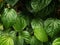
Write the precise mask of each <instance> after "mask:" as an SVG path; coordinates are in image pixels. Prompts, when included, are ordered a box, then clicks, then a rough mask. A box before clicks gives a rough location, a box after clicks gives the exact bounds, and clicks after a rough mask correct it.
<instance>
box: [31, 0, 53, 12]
mask: <svg viewBox="0 0 60 45" xmlns="http://www.w3.org/2000/svg"><path fill="white" fill-rule="evenodd" d="M51 1H52V0H31V7H32V9H33V10H34V11H35V12H38V11H40V10H42V9H43V8H45V7H46V6H48V5H49V4H50V2H51Z"/></svg>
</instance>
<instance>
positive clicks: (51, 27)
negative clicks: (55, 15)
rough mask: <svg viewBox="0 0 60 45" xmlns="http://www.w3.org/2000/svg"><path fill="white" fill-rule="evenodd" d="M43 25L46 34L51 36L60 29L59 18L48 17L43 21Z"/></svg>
mask: <svg viewBox="0 0 60 45" xmlns="http://www.w3.org/2000/svg"><path fill="white" fill-rule="evenodd" d="M44 27H45V30H46V32H47V34H48V35H49V36H50V37H53V36H54V35H56V34H57V33H58V32H59V31H60V20H59V19H52V18H49V19H47V20H46V21H45V22H44Z"/></svg>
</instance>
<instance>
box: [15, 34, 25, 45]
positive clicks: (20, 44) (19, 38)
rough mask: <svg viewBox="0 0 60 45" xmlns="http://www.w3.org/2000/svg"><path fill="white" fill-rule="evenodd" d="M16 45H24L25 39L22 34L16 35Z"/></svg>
mask: <svg viewBox="0 0 60 45" xmlns="http://www.w3.org/2000/svg"><path fill="white" fill-rule="evenodd" d="M15 45H24V39H23V37H22V36H21V35H20V36H17V37H16V40H15Z"/></svg>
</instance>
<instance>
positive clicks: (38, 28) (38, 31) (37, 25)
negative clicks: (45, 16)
mask: <svg viewBox="0 0 60 45" xmlns="http://www.w3.org/2000/svg"><path fill="white" fill-rule="evenodd" d="M31 26H32V28H33V31H34V35H35V36H36V38H37V39H38V40H40V41H42V42H46V41H48V36H47V34H46V32H45V30H44V28H43V23H42V21H41V20H32V22H31Z"/></svg>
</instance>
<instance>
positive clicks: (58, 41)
mask: <svg viewBox="0 0 60 45" xmlns="http://www.w3.org/2000/svg"><path fill="white" fill-rule="evenodd" d="M52 45H60V37H59V38H56V39H55V40H54V41H53V43H52Z"/></svg>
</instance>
